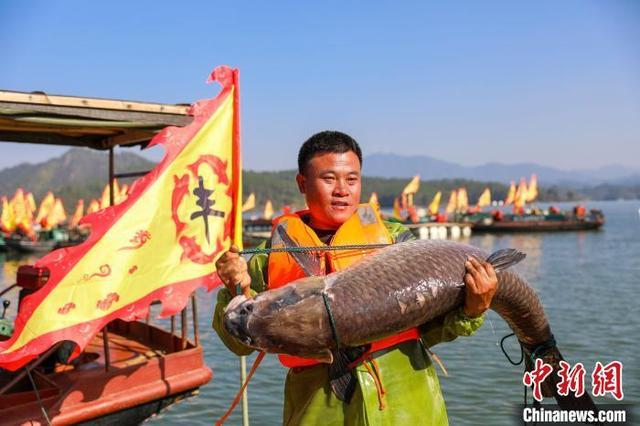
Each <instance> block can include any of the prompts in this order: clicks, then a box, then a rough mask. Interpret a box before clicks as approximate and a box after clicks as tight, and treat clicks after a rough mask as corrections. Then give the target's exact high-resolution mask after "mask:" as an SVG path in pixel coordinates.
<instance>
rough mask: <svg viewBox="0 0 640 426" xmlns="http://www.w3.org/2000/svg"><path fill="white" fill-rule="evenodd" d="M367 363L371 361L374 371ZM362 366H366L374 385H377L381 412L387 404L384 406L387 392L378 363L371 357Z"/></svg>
mask: <svg viewBox="0 0 640 426" xmlns="http://www.w3.org/2000/svg"><path fill="white" fill-rule="evenodd" d="M367 361H369V362H370V363H371V365H373V369H372V368H371V366H370V365H369V364H367ZM362 365H364V367H365V368H366V369H367V372H368V373H369V374H370V375H371V377H372V378H373V383H374V384H375V385H376V392H377V393H378V403H379V407H378V408H379V409H380V410H384V407H385V404H384V400H383V397H384V394H385V393H386V391H385V389H384V386H383V385H382V376H381V375H380V367H379V366H378V363H377V362H376V360H375V359H372V358H371V357H369V358H368V360H365V361H364V362H363V363H362Z"/></svg>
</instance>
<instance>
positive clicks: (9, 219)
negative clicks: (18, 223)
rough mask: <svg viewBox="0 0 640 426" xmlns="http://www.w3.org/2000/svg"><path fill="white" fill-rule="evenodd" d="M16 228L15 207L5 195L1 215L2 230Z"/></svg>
mask: <svg viewBox="0 0 640 426" xmlns="http://www.w3.org/2000/svg"><path fill="white" fill-rule="evenodd" d="M14 229H15V222H14V220H13V209H12V208H11V204H9V200H8V199H7V197H5V196H4V195H3V196H2V216H0V230H2V231H3V232H7V233H9V232H11V231H13V230H14Z"/></svg>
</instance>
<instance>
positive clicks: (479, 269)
mask: <svg viewBox="0 0 640 426" xmlns="http://www.w3.org/2000/svg"><path fill="white" fill-rule="evenodd" d="M464 266H465V267H466V268H467V273H466V274H465V276H464V282H465V284H466V285H467V287H466V290H465V298H464V314H465V315H466V316H468V317H477V316H480V315H482V314H483V313H484V311H486V310H487V309H489V306H491V299H493V295H494V294H495V293H496V289H497V288H498V278H497V277H496V272H495V271H494V270H493V266H491V264H490V263H488V262H482V263H481V262H479V261H478V260H477V259H475V258H472V257H470V258H469V260H467V261H466V262H465V264H464Z"/></svg>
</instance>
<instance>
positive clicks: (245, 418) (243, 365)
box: [240, 356, 249, 426]
mask: <svg viewBox="0 0 640 426" xmlns="http://www.w3.org/2000/svg"><path fill="white" fill-rule="evenodd" d="M246 380H247V357H246V356H241V357H240V386H243V385H244V382H245V381H246ZM242 426H249V399H248V398H247V389H245V390H244V391H243V392H242Z"/></svg>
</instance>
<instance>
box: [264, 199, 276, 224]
mask: <svg viewBox="0 0 640 426" xmlns="http://www.w3.org/2000/svg"><path fill="white" fill-rule="evenodd" d="M273 213H274V211H273V203H272V202H271V200H267V202H266V203H265V204H264V213H263V214H262V217H263V218H265V219H267V220H271V218H272V217H273Z"/></svg>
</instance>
